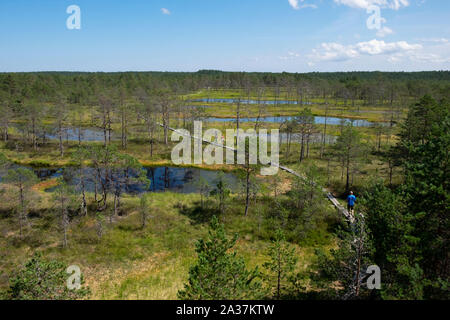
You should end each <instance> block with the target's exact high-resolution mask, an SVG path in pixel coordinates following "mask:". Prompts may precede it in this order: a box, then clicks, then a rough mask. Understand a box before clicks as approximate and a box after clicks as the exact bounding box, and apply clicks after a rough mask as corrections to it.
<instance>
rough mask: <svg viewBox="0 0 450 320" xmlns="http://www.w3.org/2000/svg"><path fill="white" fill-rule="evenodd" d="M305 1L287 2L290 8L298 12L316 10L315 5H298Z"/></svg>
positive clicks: (294, 0)
mask: <svg viewBox="0 0 450 320" xmlns="http://www.w3.org/2000/svg"><path fill="white" fill-rule="evenodd" d="M304 1H305V0H288V2H289V4H290V5H291V7H292V8H294V9H295V10H300V9H303V8H312V9H317V6H316V5H315V4H308V3H305V4H299V2H304Z"/></svg>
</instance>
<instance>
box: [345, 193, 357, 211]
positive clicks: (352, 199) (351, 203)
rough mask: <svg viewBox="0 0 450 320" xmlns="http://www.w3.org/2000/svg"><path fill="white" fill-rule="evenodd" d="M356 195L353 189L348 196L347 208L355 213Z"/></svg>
mask: <svg viewBox="0 0 450 320" xmlns="http://www.w3.org/2000/svg"><path fill="white" fill-rule="evenodd" d="M355 202H356V197H355V196H354V195H353V191H350V195H349V196H348V197H347V209H348V212H349V213H351V214H353V212H354V208H355Z"/></svg>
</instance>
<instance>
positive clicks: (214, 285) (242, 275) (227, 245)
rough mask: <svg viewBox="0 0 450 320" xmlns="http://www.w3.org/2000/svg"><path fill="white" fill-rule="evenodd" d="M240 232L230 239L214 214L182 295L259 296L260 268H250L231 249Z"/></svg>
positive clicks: (201, 297)
mask: <svg viewBox="0 0 450 320" xmlns="http://www.w3.org/2000/svg"><path fill="white" fill-rule="evenodd" d="M236 240H237V235H234V237H233V238H231V239H228V237H227V235H226V233H225V228H224V225H223V224H221V223H219V221H218V219H217V217H215V216H214V217H213V218H212V220H211V224H210V230H209V232H208V237H207V239H206V240H203V239H200V240H198V241H197V243H196V250H195V251H196V252H197V255H198V258H197V262H196V263H195V265H194V266H192V267H191V269H190V270H189V279H188V283H187V284H185V286H184V290H181V291H179V292H178V297H179V298H180V299H189V300H242V299H255V298H260V297H261V296H260V294H261V283H260V282H259V281H258V277H259V272H258V269H257V268H256V269H253V270H248V269H247V268H246V266H245V262H244V260H243V259H242V258H241V257H239V256H238V255H237V254H236V252H231V251H230V250H231V249H232V248H233V247H234V245H235V244H236Z"/></svg>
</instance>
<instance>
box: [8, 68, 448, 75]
mask: <svg viewBox="0 0 450 320" xmlns="http://www.w3.org/2000/svg"><path fill="white" fill-rule="evenodd" d="M201 72H217V73H273V74H283V73H287V74H312V73H423V72H450V70H418V71H381V70H354V71H309V72H294V71H226V70H215V69H200V70H197V71H161V70H140V71H136V70H128V71H74V70H39V71H0V74H8V73H201Z"/></svg>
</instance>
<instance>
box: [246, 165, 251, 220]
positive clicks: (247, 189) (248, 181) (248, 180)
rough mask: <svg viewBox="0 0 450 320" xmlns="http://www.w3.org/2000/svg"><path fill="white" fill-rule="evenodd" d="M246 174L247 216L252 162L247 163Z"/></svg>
mask: <svg viewBox="0 0 450 320" xmlns="http://www.w3.org/2000/svg"><path fill="white" fill-rule="evenodd" d="M246 169H247V170H246V171H247V175H246V190H245V216H247V214H248V207H249V202H250V163H248V164H247V168H246Z"/></svg>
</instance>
